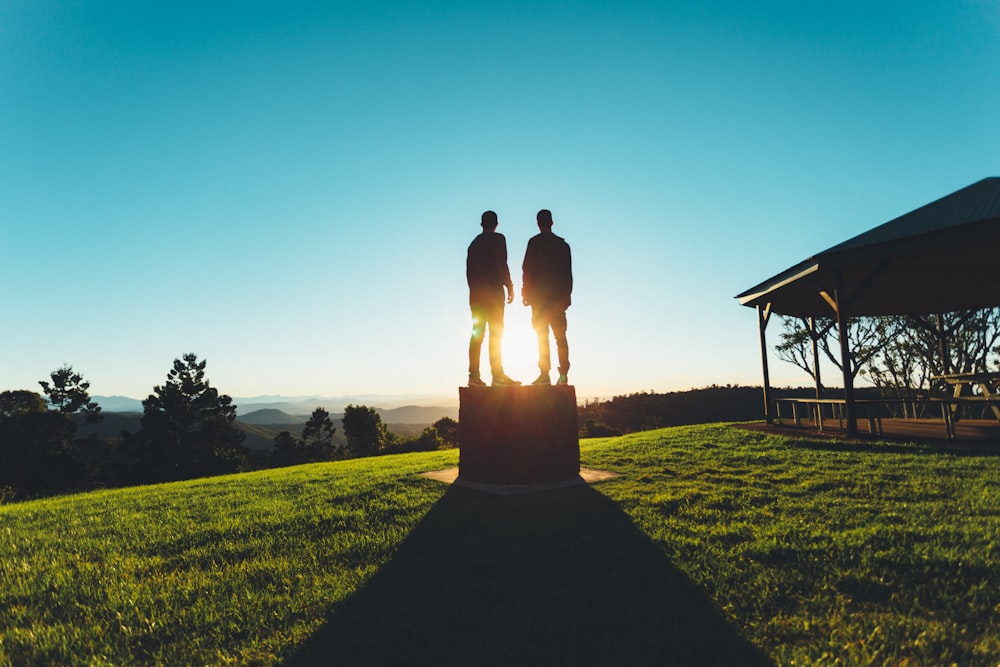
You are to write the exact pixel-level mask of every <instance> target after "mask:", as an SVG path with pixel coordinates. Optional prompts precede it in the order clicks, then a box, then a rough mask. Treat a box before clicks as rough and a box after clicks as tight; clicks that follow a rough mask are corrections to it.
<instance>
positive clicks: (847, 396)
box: [833, 272, 858, 438]
mask: <svg viewBox="0 0 1000 667" xmlns="http://www.w3.org/2000/svg"><path fill="white" fill-rule="evenodd" d="M835 281H836V282H835V286H834V288H833V293H834V298H835V300H836V302H837V304H836V308H835V311H836V313H837V331H838V333H839V335H840V363H841V366H842V367H843V369H844V402H845V403H846V404H847V405H846V407H847V430H846V433H847V436H848V437H850V438H853V437H856V436H857V435H858V415H857V411H856V409H855V405H854V374H853V373H851V346H850V344H849V342H848V340H847V330H848V329H847V326H848V317H847V313H846V312H844V311H845V310H846V309H845V307H844V302H843V300H842V299H841V289H840V273H839V272H838V273H837V274H836V277H835Z"/></svg>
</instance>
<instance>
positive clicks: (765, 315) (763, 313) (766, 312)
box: [757, 304, 774, 424]
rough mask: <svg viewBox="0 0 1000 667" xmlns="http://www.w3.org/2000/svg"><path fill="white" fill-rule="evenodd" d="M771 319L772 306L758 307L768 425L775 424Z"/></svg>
mask: <svg viewBox="0 0 1000 667" xmlns="http://www.w3.org/2000/svg"><path fill="white" fill-rule="evenodd" d="M769 319H771V304H767V305H766V306H757V330H758V332H759V334H760V362H761V366H762V367H763V369H764V419H765V421H767V423H768V424H773V423H774V415H773V414H771V376H770V374H769V373H768V370H767V337H766V336H765V333H764V332H765V330H766V329H767V321H768V320H769Z"/></svg>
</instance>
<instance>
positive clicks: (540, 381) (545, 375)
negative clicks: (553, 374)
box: [531, 373, 552, 385]
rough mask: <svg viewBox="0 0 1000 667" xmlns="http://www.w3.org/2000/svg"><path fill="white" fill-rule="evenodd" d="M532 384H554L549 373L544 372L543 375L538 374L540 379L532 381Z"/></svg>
mask: <svg viewBox="0 0 1000 667" xmlns="http://www.w3.org/2000/svg"><path fill="white" fill-rule="evenodd" d="M531 384H536V385H550V384H552V380H551V378H549V374H548V373H542V374H541V375H539V376H538V379H537V380H535V381H534V382H532V383H531Z"/></svg>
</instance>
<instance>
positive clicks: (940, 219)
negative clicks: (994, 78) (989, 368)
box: [736, 177, 1000, 435]
mask: <svg viewBox="0 0 1000 667" xmlns="http://www.w3.org/2000/svg"><path fill="white" fill-rule="evenodd" d="M736 298H737V299H739V302H740V304H741V305H744V306H748V307H752V308H756V310H757V321H758V329H759V336H760V350H761V359H762V364H763V371H764V406H765V408H764V410H765V416H766V417H767V421H768V423H771V422H772V420H773V413H772V406H771V401H770V396H769V394H770V386H769V385H770V380H769V375H768V367H767V344H766V339H765V330H766V327H767V323H768V321H769V318H770V316H771V314H772V313H778V314H781V315H792V316H796V317H802V318H805V319H807V320H808V321H809V322H810V323H812V326H813V327H814V326H815V325H814V322H815V318H816V317H831V316H832V318H833V321H834V322H835V325H836V326H837V328H838V332H839V335H840V353H841V358H842V360H843V362H842V368H843V369H844V404H845V413H846V415H845V417H846V430H847V434H848V435H856V434H857V410H856V406H855V397H854V383H853V376H852V374H851V372H850V364H849V349H848V342H847V324H848V321H849V319H850V318H851V317H858V316H866V315H900V314H914V315H934V314H938V315H939V314H941V313H947V312H953V311H957V310H971V309H979V308H991V307H996V306H1000V177H992V178H985V179H983V180H981V181H979V182H977V183H973V184H972V185H969V186H967V187H965V188H962V189H961V190H958V191H956V192H953V193H952V194H950V195H947V196H945V197H942V198H941V199H938V200H937V201H933V202H931V203H929V204H926V205H924V206H921V207H920V208H918V209H916V210H914V211H911V212H909V213H907V214H905V215H902V216H900V217H898V218H895V219H893V220H890V221H889V222H886V223H885V224H882V225H879V226H878V227H875V228H873V229H870V230H869V231H867V232H864V233H863V234H859V235H858V236H855V237H854V238H851V239H848V240H847V241H844V242H843V243H840V244H838V245H835V246H833V247H832V248H829V249H827V250H824V251H823V252H821V253H819V254H817V255H813V256H812V257H809V258H808V259H806V260H803V261H802V262H799V263H798V264H796V265H795V266H792V267H790V268H788V269H786V270H784V271H782V272H781V273H778V274H776V275H775V276H773V277H771V278H769V279H767V280H765V281H764V282H762V283H759V284H757V285H755V286H753V287H751V288H750V289H748V290H746V291H744V292H743V293H741V294H739V295H737V297H736ZM938 321H939V323H940V318H939V320H938ZM813 333H814V334H815V328H813ZM939 334H940V335H942V336H943V331H942V330H941V328H940V326H939ZM942 348H943V346H942ZM814 351H815V348H814ZM814 353H815V352H814Z"/></svg>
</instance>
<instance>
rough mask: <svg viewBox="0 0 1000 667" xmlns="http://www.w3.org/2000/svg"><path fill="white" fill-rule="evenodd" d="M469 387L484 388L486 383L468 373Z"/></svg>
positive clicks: (477, 376)
mask: <svg viewBox="0 0 1000 667" xmlns="http://www.w3.org/2000/svg"><path fill="white" fill-rule="evenodd" d="M469 386H470V387H485V386H486V383H485V382H483V379H482V378H481V377H479V375H473V374H472V373H470V374H469Z"/></svg>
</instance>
